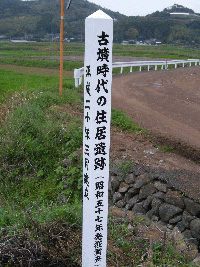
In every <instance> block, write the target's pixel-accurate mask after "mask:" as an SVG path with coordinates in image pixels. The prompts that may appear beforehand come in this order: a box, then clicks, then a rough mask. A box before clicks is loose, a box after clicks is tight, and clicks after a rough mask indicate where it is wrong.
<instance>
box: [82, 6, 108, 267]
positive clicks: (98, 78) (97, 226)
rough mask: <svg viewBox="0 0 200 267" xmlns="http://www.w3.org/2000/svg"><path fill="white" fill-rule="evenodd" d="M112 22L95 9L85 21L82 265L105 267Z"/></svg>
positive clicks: (86, 266) (84, 266)
mask: <svg viewBox="0 0 200 267" xmlns="http://www.w3.org/2000/svg"><path fill="white" fill-rule="evenodd" d="M112 42H113V20H112V19H111V18H110V17H109V16H108V15H107V14H105V13H104V12H103V11H101V10H98V11H97V12H95V13H94V14H92V15H90V16H89V17H87V18H86V22H85V63H84V68H85V73H84V126H83V233H82V266H83V267H94V266H99V267H105V266H106V249H107V216H108V179H109V148H110V117H111V84H112Z"/></svg>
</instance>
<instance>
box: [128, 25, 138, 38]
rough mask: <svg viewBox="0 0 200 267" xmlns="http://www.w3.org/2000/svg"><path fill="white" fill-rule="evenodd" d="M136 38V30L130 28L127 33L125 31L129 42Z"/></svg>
mask: <svg viewBox="0 0 200 267" xmlns="http://www.w3.org/2000/svg"><path fill="white" fill-rule="evenodd" d="M137 36H138V30H137V29H135V28H130V29H129V30H128V31H126V37H127V38H128V39H129V40H133V39H135V38H136V37H137Z"/></svg>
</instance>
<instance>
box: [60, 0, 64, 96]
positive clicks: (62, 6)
mask: <svg viewBox="0 0 200 267" xmlns="http://www.w3.org/2000/svg"><path fill="white" fill-rule="evenodd" d="M63 29H64V0H61V14H60V85H59V93H60V95H61V94H62V83H63Z"/></svg>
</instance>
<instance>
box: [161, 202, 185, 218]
mask: <svg viewBox="0 0 200 267" xmlns="http://www.w3.org/2000/svg"><path fill="white" fill-rule="evenodd" d="M182 211H183V210H182V209H180V208H178V207H176V206H173V205H171V204H166V203H164V204H162V205H161V206H160V207H159V215H160V217H161V219H162V220H163V221H164V222H169V220H170V219H172V218H173V217H174V216H175V215H178V214H180V213H181V212H182Z"/></svg>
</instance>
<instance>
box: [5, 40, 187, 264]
mask: <svg viewBox="0 0 200 267" xmlns="http://www.w3.org/2000/svg"><path fill="white" fill-rule="evenodd" d="M0 45H1V46H2V47H3V53H4V55H6V56H5V57H3V59H4V60H5V59H6V58H7V59H8V61H7V62H6V63H7V64H9V60H10V58H9V57H10V56H11V54H12V55H13V56H15V57H17V56H18V57H19V58H18V59H19V60H20V57H21V60H22V61H23V59H24V60H25V61H26V55H27V54H28V51H30V52H31V53H38V55H41V56H43V55H44V54H45V53H46V54H45V55H52V54H53V52H54V51H55V52H56V53H58V50H57V49H58V48H57V44H50V45H48V44H30V45H22V44H16V45H15V44H0ZM69 49H70V51H71V54H73V53H74V55H75V54H76V53H77V54H78V53H80V54H81V53H83V46H80V45H77V46H76V45H75V46H74V47H73V46H72V45H69ZM123 49H124V48H123ZM126 49H127V55H130V53H131V51H130V50H129V49H132V47H126ZM0 50H1V48H0ZM114 50H115V53H118V54H123V53H125V52H124V51H121V52H120V48H119V46H116V47H115V48H114ZM68 52H69V51H68ZM68 52H65V53H68ZM40 53H41V54H40ZM159 53H161V52H159ZM23 55H25V56H24V57H23ZM34 60H36V59H34ZM30 61H31V60H30ZM36 61H37V60H36ZM10 62H11V61H10ZM38 62H39V59H38ZM12 64H13V63H12ZM30 65H31V64H30ZM43 67H45V66H43ZM58 79H59V78H58V77H51V76H39V75H33V74H31V73H30V74H21V73H18V72H12V71H7V70H0V109H1V117H0V246H1V253H0V266H29V265H28V264H30V266H81V223H82V190H81V189H82V156H81V148H82V112H83V87H81V86H80V87H79V88H75V87H74V80H73V79H64V81H63V94H62V95H59V93H58V91H59V89H58V82H59V81H58ZM111 123H112V125H115V126H117V127H119V129H120V130H122V131H124V130H126V131H127V130H128V131H139V132H141V131H142V129H141V128H139V127H137V126H136V125H134V124H133V123H132V120H131V119H130V118H128V117H127V116H126V115H125V114H124V113H123V112H121V111H117V110H112V121H111ZM127 226H128V223H127V222H126V221H123V222H122V221H121V222H120V221H117V220H115V218H113V217H112V216H111V215H109V224H108V236H109V244H110V247H109V249H108V262H109V266H124V267H125V266H127V267H128V266H132V264H133V259H132V257H133V255H134V266H138V264H140V263H141V257H142V255H144V254H145V252H146V251H147V249H148V247H149V242H148V240H141V239H138V238H135V237H134V236H133V235H132V234H130V232H129V230H128V228H127ZM161 250H162V245H161V244H160V243H156V244H154V256H153V264H154V265H153V266H192V265H191V264H190V263H189V261H187V260H186V259H185V258H183V257H182V256H180V255H177V253H176V251H175V250H174V248H173V247H172V246H171V244H167V245H166V248H165V254H164V256H162V253H161ZM161 257H162V259H161ZM180 262H181V264H182V265H180V264H179V263H180ZM34 264H35V265H34ZM41 264H43V265H41ZM50 264H51V265H50ZM53 264H55V265H53Z"/></svg>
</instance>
